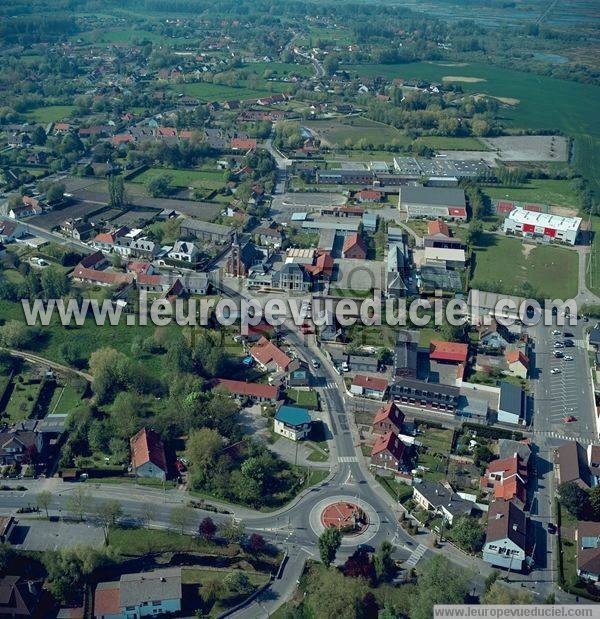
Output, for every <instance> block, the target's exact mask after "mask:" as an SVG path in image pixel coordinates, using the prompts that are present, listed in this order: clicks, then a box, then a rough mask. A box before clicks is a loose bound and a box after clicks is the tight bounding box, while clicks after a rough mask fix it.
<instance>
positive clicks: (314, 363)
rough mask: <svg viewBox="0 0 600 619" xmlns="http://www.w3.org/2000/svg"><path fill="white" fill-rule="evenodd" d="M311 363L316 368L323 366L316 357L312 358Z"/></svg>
mask: <svg viewBox="0 0 600 619" xmlns="http://www.w3.org/2000/svg"><path fill="white" fill-rule="evenodd" d="M310 363H311V365H312V366H313V368H315V370H317V369H318V368H320V367H321V364H320V363H319V362H318V361H317V360H316V359H311V362H310Z"/></svg>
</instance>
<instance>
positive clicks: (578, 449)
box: [554, 441, 592, 490]
mask: <svg viewBox="0 0 600 619" xmlns="http://www.w3.org/2000/svg"><path fill="white" fill-rule="evenodd" d="M554 467H555V472H556V485H557V486H560V485H561V484H566V483H569V482H571V483H574V484H577V485H578V486H579V487H580V488H583V489H584V490H587V489H588V488H590V487H591V485H592V476H591V472H590V468H589V465H588V459H587V454H586V451H585V449H584V448H583V446H582V445H581V443H579V442H578V441H567V442H566V443H563V444H562V445H561V446H560V447H557V448H556V450H555V451H554Z"/></svg>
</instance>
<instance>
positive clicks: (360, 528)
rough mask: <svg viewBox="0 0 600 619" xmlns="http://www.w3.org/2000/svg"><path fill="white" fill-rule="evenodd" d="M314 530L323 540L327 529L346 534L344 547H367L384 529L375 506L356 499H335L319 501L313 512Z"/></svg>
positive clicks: (340, 496) (311, 522) (346, 497)
mask: <svg viewBox="0 0 600 619" xmlns="http://www.w3.org/2000/svg"><path fill="white" fill-rule="evenodd" d="M309 521H310V527H311V529H312V530H313V532H314V533H315V535H317V536H320V535H321V534H322V533H323V531H324V530H325V528H326V527H335V528H338V529H340V531H342V533H343V536H342V546H356V545H358V544H366V543H367V542H369V541H370V540H372V539H373V538H374V537H375V536H376V535H377V533H378V532H379V528H380V525H381V521H380V519H379V515H378V514H377V512H376V511H375V509H374V508H373V506H372V505H370V504H369V503H367V502H366V501H364V500H362V499H359V498H357V497H355V496H345V495H339V496H331V497H328V498H326V499H323V500H321V501H319V502H318V503H317V504H316V505H315V506H314V507H313V508H312V509H311V511H310V514H309Z"/></svg>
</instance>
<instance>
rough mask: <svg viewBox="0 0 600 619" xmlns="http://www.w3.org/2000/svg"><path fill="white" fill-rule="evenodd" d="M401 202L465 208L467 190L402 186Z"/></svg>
mask: <svg viewBox="0 0 600 619" xmlns="http://www.w3.org/2000/svg"><path fill="white" fill-rule="evenodd" d="M400 202H401V203H403V204H405V203H407V204H431V205H434V206H456V207H460V208H465V206H466V203H465V192H464V191H463V190H462V189H457V188H455V187H401V188H400Z"/></svg>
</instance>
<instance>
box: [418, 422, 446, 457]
mask: <svg viewBox="0 0 600 619" xmlns="http://www.w3.org/2000/svg"><path fill="white" fill-rule="evenodd" d="M422 430H423V434H419V439H418V440H419V442H420V443H423V445H424V446H425V447H429V449H432V450H433V451H435V452H437V453H440V454H449V453H450V448H451V447H452V435H453V431H452V430H447V429H445V428H427V427H423V428H422Z"/></svg>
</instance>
